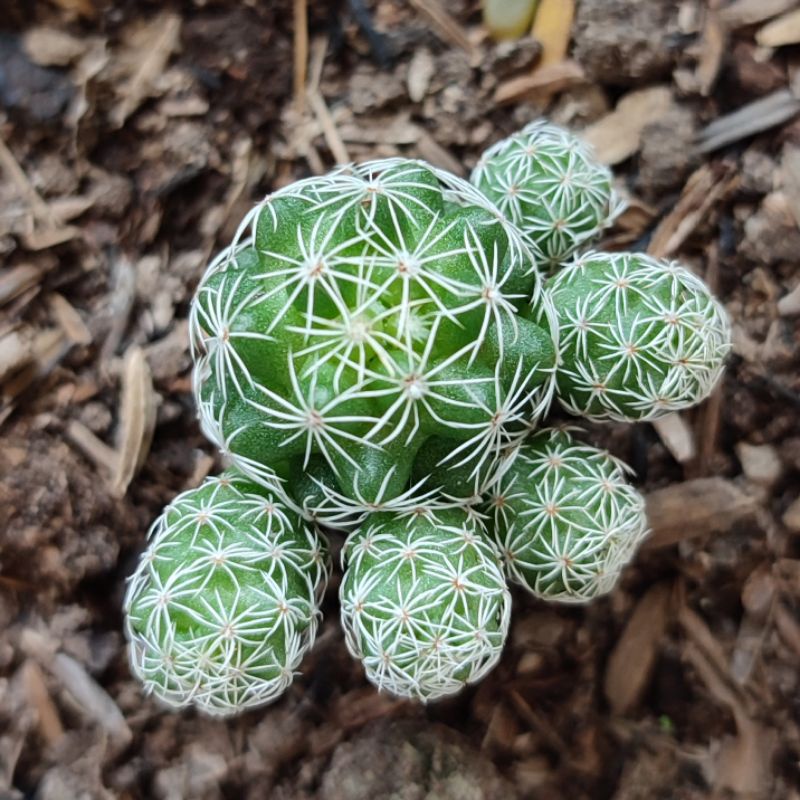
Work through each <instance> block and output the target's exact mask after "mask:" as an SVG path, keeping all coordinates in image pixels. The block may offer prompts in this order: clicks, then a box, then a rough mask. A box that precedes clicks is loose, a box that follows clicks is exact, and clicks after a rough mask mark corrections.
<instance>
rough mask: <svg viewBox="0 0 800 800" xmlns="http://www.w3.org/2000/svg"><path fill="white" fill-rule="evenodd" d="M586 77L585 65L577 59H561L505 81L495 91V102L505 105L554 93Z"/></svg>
mask: <svg viewBox="0 0 800 800" xmlns="http://www.w3.org/2000/svg"><path fill="white" fill-rule="evenodd" d="M585 78H586V76H585V75H584V72H583V67H582V66H581V65H580V64H578V62H577V61H561V62H559V63H558V64H551V65H550V66H548V67H543V68H542V69H537V70H536V71H535V72H533V73H532V74H531V75H523V76H521V77H519V78H510V79H509V80H507V81H504V82H503V83H501V84H500V85H499V86H498V87H497V90H496V91H495V93H494V102H495V103H497V104H498V105H504V104H505V103H516V102H517V101H519V100H523V99H530V97H531V96H533V95H539V94H541V93H544V94H545V95H549V94H554V93H556V92H560V91H563V90H564V89H566V88H568V87H569V86H574V85H576V84H578V83H582V82H583V81H584V80H585Z"/></svg>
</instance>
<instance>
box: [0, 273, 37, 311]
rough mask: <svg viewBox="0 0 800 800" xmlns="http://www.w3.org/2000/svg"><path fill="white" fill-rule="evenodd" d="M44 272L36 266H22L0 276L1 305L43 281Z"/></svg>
mask: <svg viewBox="0 0 800 800" xmlns="http://www.w3.org/2000/svg"><path fill="white" fill-rule="evenodd" d="M43 275H44V271H43V270H42V269H41V268H40V267H38V266H36V265H35V264H20V265H19V266H17V267H13V268H12V269H9V270H5V271H4V272H3V273H2V275H0V305H4V304H5V303H8V302H9V301H10V300H13V299H14V298H15V297H19V296H20V295H21V294H22V293H23V292H26V291H27V290H28V289H30V288H31V287H32V286H35V285H36V284H37V283H39V281H40V280H41V279H42V276H43Z"/></svg>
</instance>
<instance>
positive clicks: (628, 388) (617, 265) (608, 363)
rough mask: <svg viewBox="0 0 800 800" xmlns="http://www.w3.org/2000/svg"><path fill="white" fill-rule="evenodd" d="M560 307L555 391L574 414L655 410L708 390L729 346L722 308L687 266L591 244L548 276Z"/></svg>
mask: <svg viewBox="0 0 800 800" xmlns="http://www.w3.org/2000/svg"><path fill="white" fill-rule="evenodd" d="M547 288H548V291H549V292H550V294H551V296H552V298H553V302H554V305H555V307H556V309H557V314H558V320H559V321H558V326H559V345H560V357H561V363H560V365H559V368H558V376H557V381H558V395H559V398H560V399H561V402H562V403H563V405H564V406H565V407H566V408H567V409H568V410H569V411H571V412H572V413H573V414H579V415H581V416H585V417H589V418H590V419H597V420H603V419H615V420H620V421H626V420H642V419H655V418H657V417H660V416H663V415H665V414H668V413H669V412H671V411H677V410H679V409H682V408H687V407H689V406H692V405H694V404H696V403H699V402H700V401H701V400H703V399H705V398H706V397H707V396H708V395H709V394H710V392H711V391H712V389H713V388H714V386H715V385H716V383H717V381H718V379H719V377H720V376H721V374H722V371H723V368H724V363H725V356H726V355H727V353H728V351H729V349H730V328H729V324H728V318H727V314H726V313H725V310H724V309H723V308H722V306H721V305H720V304H719V302H718V301H717V300H716V299H715V298H714V297H713V295H712V294H711V293H710V292H709V290H708V288H707V287H706V286H705V284H704V283H703V282H702V281H701V280H700V279H699V278H698V277H697V276H696V275H694V274H693V273H691V272H690V271H689V270H688V269H686V268H685V267H682V266H681V265H680V264H678V263H676V262H673V261H663V260H659V259H655V258H652V257H650V256H647V255H645V254H642V253H588V254H585V255H582V256H579V257H578V258H576V259H575V260H574V261H573V262H572V263H571V264H570V265H568V266H566V267H565V268H564V269H562V270H561V271H560V272H559V273H558V274H557V275H555V276H553V277H552V278H551V279H550V280H549V281H548V284H547Z"/></svg>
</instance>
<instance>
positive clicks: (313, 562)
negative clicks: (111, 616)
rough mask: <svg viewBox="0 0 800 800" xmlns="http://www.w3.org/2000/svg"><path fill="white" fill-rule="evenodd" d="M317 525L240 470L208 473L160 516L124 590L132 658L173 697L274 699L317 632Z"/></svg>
mask: <svg viewBox="0 0 800 800" xmlns="http://www.w3.org/2000/svg"><path fill="white" fill-rule="evenodd" d="M326 578H327V570H326V555H325V548H324V544H323V541H322V539H321V537H320V536H319V534H318V533H317V532H316V531H314V530H312V529H311V528H309V527H308V526H306V525H305V524H304V523H303V521H302V520H301V519H300V518H299V517H298V516H297V514H295V513H294V512H292V511H290V510H288V509H287V508H285V507H284V506H283V505H282V504H281V503H280V501H279V500H278V499H277V498H276V497H274V496H272V495H271V494H270V493H269V492H265V491H263V490H262V489H261V488H260V487H256V486H254V485H253V484H251V483H249V482H247V481H245V480H244V479H242V478H239V477H236V476H232V475H224V476H222V477H219V478H211V479H209V480H207V481H206V482H205V483H204V484H203V485H202V486H200V487H199V488H197V489H192V490H190V491H188V492H184V493H183V494H182V495H180V496H179V497H177V498H176V499H175V500H174V501H173V502H172V503H171V504H170V505H169V506H168V507H167V508H166V509H165V510H164V513H163V514H162V515H161V516H160V517H159V518H158V520H156V522H155V524H154V525H153V528H152V530H151V534H150V544H149V546H148V548H147V550H146V552H145V553H144V555H143V556H142V559H141V561H140V563H139V568H138V569H137V570H136V572H135V573H134V575H133V576H132V578H131V581H130V584H129V586H128V592H127V595H126V599H125V611H126V614H127V632H128V637H129V639H130V642H131V648H130V659H131V667H132V669H133V671H134V673H135V674H136V675H138V676H139V678H140V679H141V680H142V682H143V683H144V685H145V687H146V689H147V690H148V691H151V692H153V693H154V694H155V695H156V696H157V697H158V698H159V699H160V700H162V701H163V702H165V703H167V704H168V705H172V706H186V705H190V704H191V705H194V706H196V707H198V708H199V709H201V710H202V711H205V712H206V713H208V714H214V715H226V714H231V713H235V712H238V711H241V710H242V709H244V708H248V707H250V706H255V705H261V704H262V703H268V702H270V701H271V700H273V699H274V698H276V697H277V696H279V695H280V694H281V693H282V692H283V691H284V690H285V689H286V687H287V686H288V685H289V684H290V683H291V682H292V679H293V677H294V671H295V670H296V669H297V667H298V665H299V664H300V661H301V659H302V657H303V655H304V654H305V652H306V651H307V650H308V648H309V647H310V646H311V644H312V642H313V641H314V635H315V633H316V628H317V621H318V617H319V611H318V605H319V600H320V596H321V593H322V590H323V589H324V586H325V581H326Z"/></svg>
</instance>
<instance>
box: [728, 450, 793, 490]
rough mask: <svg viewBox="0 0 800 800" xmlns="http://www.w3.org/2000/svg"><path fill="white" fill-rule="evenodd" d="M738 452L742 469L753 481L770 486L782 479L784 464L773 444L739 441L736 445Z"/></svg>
mask: <svg viewBox="0 0 800 800" xmlns="http://www.w3.org/2000/svg"><path fill="white" fill-rule="evenodd" d="M736 454H737V455H738V456H739V461H740V462H741V464H742V471H743V472H744V474H745V475H746V476H747V477H748V478H749V479H750V480H751V481H753V483H757V484H759V485H760V486H765V487H770V486H773V485H774V484H775V483H777V482H778V481H779V480H780V477H781V475H782V474H783V464H782V463H781V460H780V458H779V457H778V453H777V451H776V450H775V448H774V447H773V446H772V445H770V444H761V445H754V444H748V443H747V442H739V444H737V445H736Z"/></svg>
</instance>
